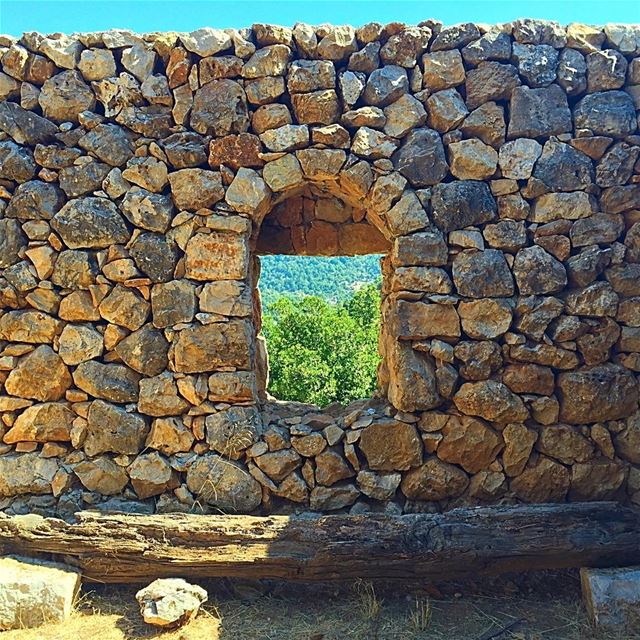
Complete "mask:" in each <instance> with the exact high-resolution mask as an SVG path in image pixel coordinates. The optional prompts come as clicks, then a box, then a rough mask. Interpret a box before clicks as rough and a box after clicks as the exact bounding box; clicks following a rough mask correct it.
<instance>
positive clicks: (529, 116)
mask: <svg viewBox="0 0 640 640" xmlns="http://www.w3.org/2000/svg"><path fill="white" fill-rule="evenodd" d="M510 107H511V109H510V110H511V118H510V120H509V129H508V135H509V138H510V139H514V138H540V137H543V136H552V135H558V134H560V133H567V132H570V131H571V130H572V129H573V122H572V120H571V111H570V110H569V105H568V103H567V94H566V93H565V92H564V91H563V90H562V89H561V88H560V87H559V86H558V85H556V84H552V85H550V86H548V87H541V88H538V89H530V88H529V87H516V88H515V89H514V90H513V93H512V94H511V103H510Z"/></svg>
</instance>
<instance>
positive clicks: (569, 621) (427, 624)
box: [0, 571, 640, 640]
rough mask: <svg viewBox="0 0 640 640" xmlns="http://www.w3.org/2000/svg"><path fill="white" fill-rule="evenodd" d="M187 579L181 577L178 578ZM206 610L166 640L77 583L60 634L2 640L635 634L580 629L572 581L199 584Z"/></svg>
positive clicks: (546, 638) (574, 577) (552, 639)
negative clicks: (205, 597)
mask: <svg viewBox="0 0 640 640" xmlns="http://www.w3.org/2000/svg"><path fill="white" fill-rule="evenodd" d="M185 578H187V579H188V576H185ZM200 584H202V586H204V587H205V588H206V589H208V591H209V602H208V603H207V604H205V605H204V607H203V608H202V609H201V610H200V613H199V614H198V616H197V618H196V619H194V620H192V621H191V623H189V624H188V625H187V626H185V627H183V628H182V629H179V630H176V631H164V632H162V631H160V632H159V631H158V630H156V629H154V628H152V627H149V626H147V625H145V624H144V623H143V622H142V619H141V618H140V615H139V613H138V609H137V605H136V601H135V597H134V596H135V592H136V590H137V587H135V586H127V587H125V586H118V587H116V586H113V585H111V586H107V585H99V584H88V583H85V585H84V587H83V590H82V593H81V594H80V597H79V600H78V603H77V607H76V611H75V612H74V614H73V615H72V617H71V619H70V620H69V621H67V622H66V623H64V624H59V625H48V626H45V627H41V628H39V629H31V630H29V629H23V630H16V631H9V632H6V633H2V634H1V635H0V637H1V639H2V640H93V639H96V640H136V639H139V638H162V640H422V639H424V640H635V639H640V626H639V627H638V628H637V629H636V628H632V629H629V630H627V631H625V632H623V633H602V632H597V631H596V630H594V629H593V627H592V626H591V625H590V623H589V622H588V620H587V615H586V611H585V609H584V607H583V605H582V603H581V599H580V583H579V579H578V574H577V572H575V571H562V572H540V573H531V574H519V575H510V576H509V575H507V576H501V577H499V578H482V579H477V580H476V581H466V582H458V583H446V584H437V585H435V584H433V585H431V584H420V585H416V584H412V585H407V584H373V583H365V582H357V583H354V584H349V585H344V584H342V585H338V586H336V585H326V584H322V585H291V584H285V583H272V582H267V581H262V582H258V581H231V580H216V581H211V582H201V583H200Z"/></svg>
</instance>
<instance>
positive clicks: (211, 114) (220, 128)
mask: <svg viewBox="0 0 640 640" xmlns="http://www.w3.org/2000/svg"><path fill="white" fill-rule="evenodd" d="M191 127H192V128H193V129H195V131H197V132H198V133H202V134H203V135H214V136H216V137H221V136H226V135H229V134H230V133H244V132H246V131H247V129H248V128H249V115H248V109H247V97H246V95H245V93H244V90H243V89H242V87H241V86H240V85H239V84H238V83H237V82H234V81H233V80H227V79H223V80H213V81H212V82H207V84H205V85H204V86H202V87H201V88H200V89H198V90H197V91H196V93H195V96H194V99H193V107H192V109H191Z"/></svg>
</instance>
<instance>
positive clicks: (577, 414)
mask: <svg viewBox="0 0 640 640" xmlns="http://www.w3.org/2000/svg"><path fill="white" fill-rule="evenodd" d="M557 385H558V393H559V396H560V420H561V421H563V422H568V423H569V424H588V423H591V422H601V421H605V420H619V419H621V418H626V417H627V416H630V415H631V414H632V413H634V411H636V409H637V408H638V383H637V381H636V379H635V377H634V375H633V373H631V371H629V370H628V369H625V368H623V367H621V366H619V365H616V364H612V363H607V364H602V365H599V366H595V367H591V368H586V369H582V370H578V371H567V372H563V373H560V374H559V375H558V381H557Z"/></svg>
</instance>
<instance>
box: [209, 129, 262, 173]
mask: <svg viewBox="0 0 640 640" xmlns="http://www.w3.org/2000/svg"><path fill="white" fill-rule="evenodd" d="M261 151H262V145H261V144H260V138H258V136H254V135H252V134H250V133H240V134H238V135H231V136H224V137H223V138H217V139H215V140H212V141H211V145H210V147H209V166H210V167H212V168H213V169H219V168H220V165H221V164H223V165H225V166H227V167H230V168H231V169H233V170H234V171H236V170H237V169H239V168H240V167H261V166H262V165H263V164H264V161H263V160H261V159H260V157H259V154H260V153H261Z"/></svg>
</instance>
